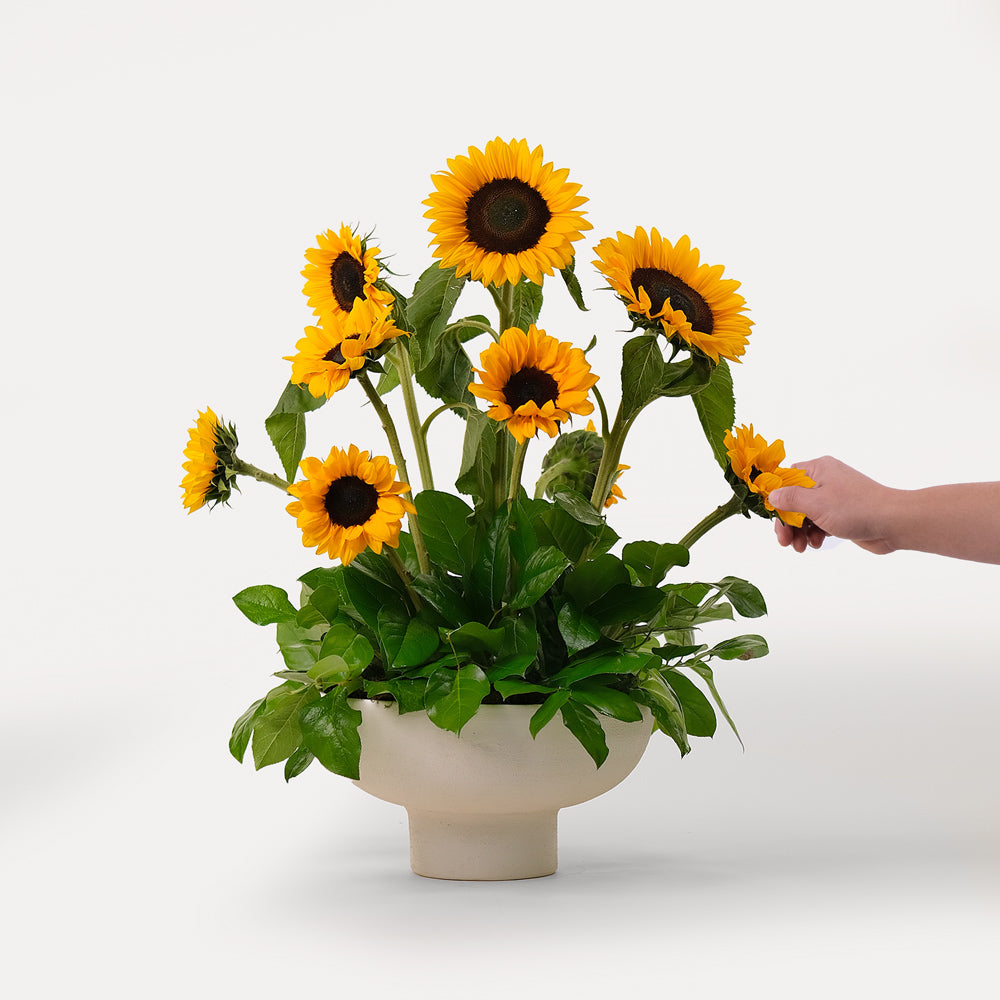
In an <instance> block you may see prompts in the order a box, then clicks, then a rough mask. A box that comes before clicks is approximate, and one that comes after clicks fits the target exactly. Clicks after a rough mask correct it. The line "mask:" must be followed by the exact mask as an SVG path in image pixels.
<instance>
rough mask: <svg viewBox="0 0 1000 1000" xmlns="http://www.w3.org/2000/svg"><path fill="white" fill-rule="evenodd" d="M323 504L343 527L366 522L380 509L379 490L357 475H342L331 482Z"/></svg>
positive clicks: (328, 512) (336, 522)
mask: <svg viewBox="0 0 1000 1000" xmlns="http://www.w3.org/2000/svg"><path fill="white" fill-rule="evenodd" d="M323 506H324V507H326V512H327V514H329V515H330V520H331V521H332V522H333V523H334V524H339V525H340V526H341V527H342V528H350V527H351V526H352V525H355V524H364V523H365V521H367V520H368V518H370V517H371V516H372V515H373V514H374V513H375V511H377V510H378V490H377V489H375V487H374V486H372V484H371V483H366V482H365V481H364V480H363V479H359V478H358V477H357V476H341V477H340V478H339V479H335V480H334V481H333V482H332V483H330V488H329V489H328V490H327V491H326V499H325V500H324V501H323Z"/></svg>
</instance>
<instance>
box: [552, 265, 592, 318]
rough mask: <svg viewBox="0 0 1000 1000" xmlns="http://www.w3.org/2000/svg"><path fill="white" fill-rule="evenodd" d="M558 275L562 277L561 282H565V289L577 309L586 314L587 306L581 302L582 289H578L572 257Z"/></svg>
mask: <svg viewBox="0 0 1000 1000" xmlns="http://www.w3.org/2000/svg"><path fill="white" fill-rule="evenodd" d="M559 273H560V274H561V275H562V279H563V281H565V282H566V288H567V290H568V291H569V294H570V296H571V297H572V299H573V301H574V302H575V303H576V305H577V308H578V309H582V310H583V311H584V312H587V311H588V310H587V306H586V304H585V303H584V301H583V289H582V288H580V279H579V278H577V276H576V258H575V257H574V258H573V259H572V260H571V261H570V262H569V263H568V264H567V265H566V266H565V267H564V268H562V269H561V270H560V271H559Z"/></svg>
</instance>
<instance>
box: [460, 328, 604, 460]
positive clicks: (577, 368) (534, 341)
mask: <svg viewBox="0 0 1000 1000" xmlns="http://www.w3.org/2000/svg"><path fill="white" fill-rule="evenodd" d="M479 363H480V364H481V365H482V366H483V370H482V371H480V370H479V369H478V368H475V369H473V370H474V371H475V372H476V374H477V375H479V376H480V378H481V379H482V384H481V385H480V384H479V383H477V382H472V383H471V384H470V385H469V392H471V393H472V394H473V395H474V396H478V397H479V398H480V399H485V400H487V401H488V402H489V403H490V408H489V410H488V411H487V413H488V415H489V416H490V417H492V418H493V419H494V420H506V421H507V429H508V430H509V431H510V432H511V434H513V435H514V437H515V438H516V439H517V442H518V444H522V443H523V442H524V441H526V440H527V439H528V438H530V437H533V436H534V435H535V434H536V433H537V432H538V431H539V430H543V431H545V433H546V434H548V435H549V437H555V434H556V431H558V429H559V423H560V422H561V421H563V420H566V419H568V417H569V415H570V414H571V413H579V414H582V415H586V414H588V413H591V412H593V409H594V404H593V403H591V402H590V401H589V400H588V399H587V393H588V392H589V390H590V387H591V386H592V385H594V383H595V382H596V381H597V376H596V375H592V374H591V372H590V365H589V364H587V359H586V358H585V357H584V354H583V351H581V350H580V348H579V347H574V346H573V345H572V344H570V343H568V342H563V343H560V342H559V341H558V340H556V339H555V337H550V336H549V335H548V334H547V333H546V332H545V331H544V330H538V329H536V328H535V324H534V323H532V324H531V326H529V327H528V332H527V333H525V332H524V330H520V329H518V328H517V327H516V326H515V327H511V328H510V329H509V330H504V332H503V333H502V334H501V335H500V340H499V341H497V342H496V343H495V344H491V345H490V346H489V347H488V348H487V349H486V350H485V351H483V353H482V354H480V356H479Z"/></svg>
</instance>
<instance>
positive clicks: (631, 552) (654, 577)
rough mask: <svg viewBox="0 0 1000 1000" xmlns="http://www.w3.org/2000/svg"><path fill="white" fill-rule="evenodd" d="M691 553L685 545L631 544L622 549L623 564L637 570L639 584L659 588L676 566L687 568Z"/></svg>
mask: <svg viewBox="0 0 1000 1000" xmlns="http://www.w3.org/2000/svg"><path fill="white" fill-rule="evenodd" d="M689 560H690V553H689V552H688V550H687V549H686V548H685V547H684V546H683V545H672V544H670V543H664V544H662V545H661V544H660V543H658V542H629V543H628V544H627V545H626V546H625V547H624V548H623V549H622V562H624V563H625V565H626V566H630V567H631V568H632V569H633V570H635V574H636V578H637V579H638V581H639V583H641V584H644V585H645V586H647V587H656V586H658V585H659V584H660V583H661V582H662V580H663V578H664V577H665V576H666V575H667V571H668V570H670V569H672V568H673V567H674V566H687V564H688V561H689Z"/></svg>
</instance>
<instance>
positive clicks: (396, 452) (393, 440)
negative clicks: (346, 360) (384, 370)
mask: <svg viewBox="0 0 1000 1000" xmlns="http://www.w3.org/2000/svg"><path fill="white" fill-rule="evenodd" d="M355 378H356V379H357V380H358V382H360V383H361V388H362V389H364V390H365V395H366V396H367V397H368V399H369V401H370V402H371V404H372V406H373V407H375V412H376V413H377V414H378V416H379V420H381V421H382V430H384V431H385V436H386V438H387V439H388V441H389V448H390V449H391V450H392V457H393V460H394V461H395V463H396V468H397V469H398V470H399V474H400V475H401V476H402V477H403V481H404V482H406V483H407V484H409V482H410V476H409V473H407V471H406V459H405V458H404V457H403V449H402V448H401V447H400V445H399V435H398V434H397V433H396V425H395V424H394V423H393V420H392V414H391V413H390V412H389V407H388V406H386V405H385V402H384V401H383V399H382V397H381V396H380V395H379V394H378V391H377V390H376V388H375V386H373V385H372V383H371V379H369V378H368V375H367V373H366V372H365V370H364V369H363V368H362V369H361V370H360V371H359V372H357V374H356V375H355ZM410 497H411V499H412V497H413V489H412V488H411V489H410ZM407 521H408V523H409V525H410V534H411V535H412V536H413V548H414V549H415V550H416V553H417V562H418V563H419V564H420V572H421V573H429V572H430V571H431V564H430V560H429V559H428V558H427V547H426V546H425V545H424V536H423V533H422V532H421V530H420V521H419V519H418V517H417V515H416V514H407Z"/></svg>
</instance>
